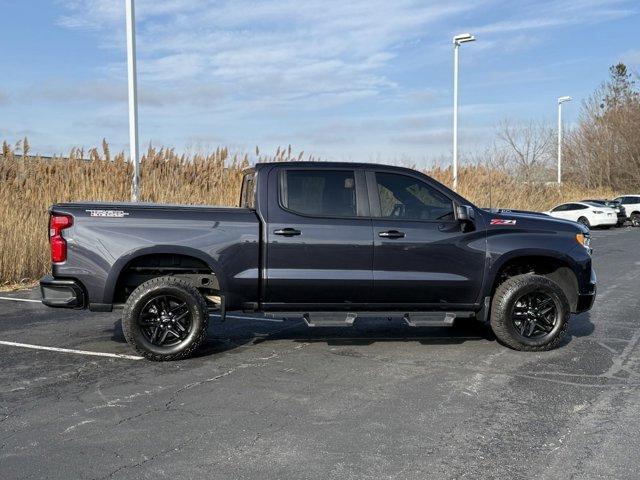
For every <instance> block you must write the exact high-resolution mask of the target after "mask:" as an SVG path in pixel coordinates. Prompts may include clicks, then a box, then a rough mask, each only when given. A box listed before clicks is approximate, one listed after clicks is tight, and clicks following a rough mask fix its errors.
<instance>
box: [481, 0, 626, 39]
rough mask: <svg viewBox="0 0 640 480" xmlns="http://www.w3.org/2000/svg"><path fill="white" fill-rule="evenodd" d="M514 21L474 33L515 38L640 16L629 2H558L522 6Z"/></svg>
mask: <svg viewBox="0 0 640 480" xmlns="http://www.w3.org/2000/svg"><path fill="white" fill-rule="evenodd" d="M514 5H517V7H518V8H517V11H514V13H513V15H512V16H511V18H508V19H506V20H499V21H496V22H492V23H487V24H484V25H478V26H477V27H475V28H474V29H473V30H474V32H477V33H478V34H494V33H501V34H511V33H512V32H521V31H531V30H543V29H548V28H555V27H561V26H565V25H580V24H592V23H601V22H606V21H609V20H613V19H616V18H622V17H625V16H629V15H633V14H634V13H638V10H639V8H638V4H637V2H634V1H629V0H554V1H551V2H549V1H547V2H539V1H534V2H531V1H528V2H518V3H517V4H514Z"/></svg>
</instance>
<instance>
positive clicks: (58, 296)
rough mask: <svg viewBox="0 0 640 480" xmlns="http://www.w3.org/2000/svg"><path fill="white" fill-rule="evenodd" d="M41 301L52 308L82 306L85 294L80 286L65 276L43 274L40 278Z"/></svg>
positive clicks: (83, 305)
mask: <svg viewBox="0 0 640 480" xmlns="http://www.w3.org/2000/svg"><path fill="white" fill-rule="evenodd" d="M40 292H41V293H42V303H43V304H45V305H46V306H47V307H53V308H84V307H85V299H86V297H85V294H84V289H83V288H82V286H81V285H80V284H79V283H78V282H77V281H76V280H72V279H67V278H54V277H52V276H51V275H45V276H44V277H42V278H41V279H40Z"/></svg>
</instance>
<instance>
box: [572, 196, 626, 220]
mask: <svg viewBox="0 0 640 480" xmlns="http://www.w3.org/2000/svg"><path fill="white" fill-rule="evenodd" d="M582 201H583V202H587V203H595V204H596V205H600V206H603V207H609V208H613V211H614V212H616V216H617V217H618V223H617V224H616V226H617V227H621V226H622V225H624V222H626V221H627V211H626V210H625V208H624V207H623V206H622V204H621V203H620V202H619V201H618V200H605V199H595V200H582Z"/></svg>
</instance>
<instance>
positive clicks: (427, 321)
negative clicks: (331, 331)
mask: <svg viewBox="0 0 640 480" xmlns="http://www.w3.org/2000/svg"><path fill="white" fill-rule="evenodd" d="M268 316H269V317H273V318H285V319H286V318H291V319H294V318H295V319H297V318H302V319H303V320H304V322H305V323H306V324H307V326H308V327H351V326H353V323H354V322H355V320H356V319H357V318H358V317H369V318H387V319H389V320H391V319H392V318H401V319H402V320H404V321H405V322H406V324H407V325H408V326H410V327H451V326H452V325H453V323H454V321H455V319H456V318H473V317H475V313H474V312H405V313H402V312H375V311H374V312H270V313H269V314H268Z"/></svg>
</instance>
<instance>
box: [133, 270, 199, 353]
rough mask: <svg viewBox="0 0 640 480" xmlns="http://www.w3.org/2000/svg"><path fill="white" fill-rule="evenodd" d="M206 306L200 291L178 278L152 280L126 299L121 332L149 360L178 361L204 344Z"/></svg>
mask: <svg viewBox="0 0 640 480" xmlns="http://www.w3.org/2000/svg"><path fill="white" fill-rule="evenodd" d="M208 320H209V317H208V311H207V303H206V300H205V299H204V297H203V296H202V295H201V294H200V292H199V291H198V289H197V288H195V287H194V286H193V285H192V284H191V283H189V282H187V281H185V280H182V279H179V278H176V277H158V278H154V279H151V280H149V281H147V282H145V283H143V284H142V285H140V286H139V287H138V288H136V289H135V290H134V291H133V293H132V294H131V296H130V297H129V298H128V299H127V303H126V304H125V307H124V311H123V315H122V330H123V332H124V336H125V338H126V339H127V342H128V343H129V344H130V345H131V346H132V347H133V348H134V349H135V350H136V351H137V352H138V353H140V354H141V355H143V356H145V357H146V358H148V359H150V360H155V361H166V360H179V359H182V358H186V357H188V356H190V355H191V354H192V353H193V352H194V351H195V350H196V349H197V348H198V347H199V346H200V345H201V344H202V342H203V341H204V339H205V337H206V334H207V325H208Z"/></svg>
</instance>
